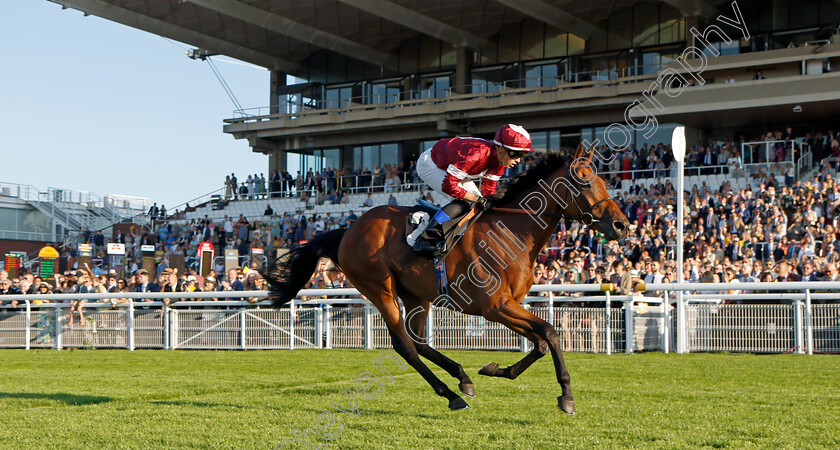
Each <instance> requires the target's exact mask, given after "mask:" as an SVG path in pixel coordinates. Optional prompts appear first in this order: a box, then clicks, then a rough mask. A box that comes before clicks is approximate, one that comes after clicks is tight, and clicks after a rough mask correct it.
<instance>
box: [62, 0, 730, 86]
mask: <svg viewBox="0 0 840 450" xmlns="http://www.w3.org/2000/svg"><path fill="white" fill-rule="evenodd" d="M50 1H52V2H54V3H58V4H60V5H62V6H64V7H67V8H73V9H77V10H80V11H83V12H84V13H85V14H92V15H95V16H99V17H102V18H105V19H108V20H112V21H114V22H119V23H122V24H124V25H127V26H130V27H133V28H137V29H141V30H144V31H148V32H151V33H155V34H158V35H161V36H165V37H168V38H171V39H175V40H178V41H181V42H185V43H188V44H191V45H194V46H196V47H199V48H201V49H204V50H207V51H209V52H213V53H219V54H224V55H228V56H231V57H234V58H237V59H240V60H243V61H248V62H251V63H254V64H257V65H260V66H263V67H266V68H269V69H276V70H280V71H284V72H294V71H295V70H296V69H297V68H298V67H299V66H300V64H301V63H303V62H304V61H306V60H307V59H308V58H310V57H311V56H312V55H313V54H314V53H316V52H319V51H322V50H325V51H327V52H329V53H331V54H342V55H346V56H349V57H352V58H355V59H358V60H360V61H364V62H367V63H370V64H373V65H375V66H388V64H390V63H392V62H393V61H392V59H393V57H392V55H393V52H394V50H395V49H396V48H398V47H399V46H400V45H401V44H402V43H403V42H405V41H406V40H408V39H411V38H414V37H417V36H419V35H428V36H432V37H435V38H438V39H440V40H441V41H443V42H448V43H451V44H453V45H456V46H466V47H468V48H473V49H480V48H481V47H482V46H483V45H485V44H486V43H487V39H488V38H490V37H491V36H493V35H495V34H497V33H499V32H500V30H501V29H502V28H504V27H506V26H507V25H510V24H513V23H516V22H520V21H522V20H523V19H525V18H528V17H530V18H536V19H538V20H540V21H542V22H544V23H546V24H548V25H551V26H553V27H554V28H557V29H559V30H563V31H568V32H570V33H573V34H575V35H578V36H580V37H583V38H586V37H588V36H589V35H591V34H593V33H594V32H595V31H596V30H598V28H599V26H600V25H599V24H601V23H602V22H603V21H605V20H606V19H608V18H609V17H610V15H611V14H613V13H614V12H616V11H619V10H622V9H625V8H627V7H630V6H633V5H634V4H636V3H637V2H638V0H588V1H569V0H529V1H528V2H522V1H515V0H447V1H440V0H438V1H421V0H389V1H377V0H314V1H307V2H300V1H293V0H183V1H173V0H50ZM665 3H667V4H669V5H671V6H672V7H674V8H676V9H678V10H680V11H681V12H682V13H683V14H684V15H686V16H700V17H710V16H713V15H714V14H715V11H716V7H717V6H719V5H722V4H724V3H726V0H667V1H665Z"/></svg>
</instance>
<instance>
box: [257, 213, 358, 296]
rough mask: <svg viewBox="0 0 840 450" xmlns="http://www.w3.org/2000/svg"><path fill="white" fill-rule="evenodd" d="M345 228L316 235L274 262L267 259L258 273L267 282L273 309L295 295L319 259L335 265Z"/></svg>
mask: <svg viewBox="0 0 840 450" xmlns="http://www.w3.org/2000/svg"><path fill="white" fill-rule="evenodd" d="M345 231H347V230H345V229H340V230H332V231H328V232H326V233H323V234H321V235H319V236H316V237H315V238H313V239H312V240H311V241H309V242H308V243H306V244H304V245H302V246H300V247H298V248H296V249H294V250H292V251H290V252H288V253H286V254H285V255H283V256H281V257H280V258H278V259H274V260H269V264H268V265H267V266H266V267H268V269H263V270H261V271H260V274H261V275H262V276H263V278H265V281H266V282H267V283H268V286H269V292H268V298H269V300H271V302H272V304H273V305H274V307H275V308H279V307H281V306H283V305H285V304H286V303H288V302H289V301H291V300H292V299H293V298H295V296H296V295H297V293H298V291H300V290H301V289H302V288H303V286H305V285H306V282H307V281H309V278H310V277H311V276H312V273H313V272H314V271H315V268H316V266H317V265H318V260H319V259H321V257H327V258H330V259H331V260H332V261H333V262H334V263H335V264H336V265H339V262H338V244H340V243H341V238H342V237H344V232H345Z"/></svg>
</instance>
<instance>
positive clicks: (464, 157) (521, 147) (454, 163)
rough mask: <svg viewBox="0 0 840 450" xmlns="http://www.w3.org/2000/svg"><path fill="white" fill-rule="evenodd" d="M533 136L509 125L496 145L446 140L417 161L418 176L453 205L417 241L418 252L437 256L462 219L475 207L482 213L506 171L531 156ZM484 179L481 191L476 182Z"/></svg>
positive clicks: (485, 141)
mask: <svg viewBox="0 0 840 450" xmlns="http://www.w3.org/2000/svg"><path fill="white" fill-rule="evenodd" d="M532 151H533V150H532V149H531V135H530V134H528V132H527V131H525V129H524V128H522V127H521V126H519V125H513V124H509V125H505V126H503V127H502V128H501V129H499V131H497V132H496V137H495V139H493V140H492V141H488V140H485V139H478V138H462V137H455V138H446V139H441V140H439V141H438V142H437V143H436V144H435V145H434V146H433V147H432V148H430V149H428V150H426V151H425V152H423V154H421V155H420V158H418V160H417V174H418V175H420V178H422V179H423V181H424V182H426V184H428V185H429V186H430V187H431V188H432V189H434V190H435V191H436V192H438V193H439V194H441V196H442V198H444V199H447V200H451V201H450V203H449V204H448V205H446V206H444V207H443V208H441V209H440V211H438V212H437V214H435V216H434V217H433V218H432V220H431V222H430V223H429V226H428V227H427V228H426V230H425V231H424V232H423V234H422V235H420V237H419V238H417V241H415V243H414V247H413V248H414V250H415V251H418V252H424V253H425V252H434V251H436V250H437V243H438V242H439V240H440V239H441V238H443V236H445V233H446V232H448V231H449V229H451V228H452V227H454V226H455V225H457V224H458V220H459V219H460V216H462V215H464V214H466V213H467V212H469V210H470V206H471V203H475V204H476V206H477V207H479V208H481V210H482V211H486V210H487V209H488V208H489V207H490V205H489V203H488V202H487V198H486V197H488V196H490V195H493V194H495V193H496V184H497V183H498V181H499V178H500V177H501V175H502V174H503V173H504V171H505V169H506V168H508V169H509V168H511V167H513V166H515V165H516V164H517V163H519V161H520V160H521V159H522V157H523V156H525V155H527V154H528V153H531V152H532ZM477 178H481V179H482V180H481V190H480V191H479V189H478V188H477V187H476V185H475V183H474V182H473V180H475V179H477Z"/></svg>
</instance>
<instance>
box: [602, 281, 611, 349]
mask: <svg viewBox="0 0 840 450" xmlns="http://www.w3.org/2000/svg"><path fill="white" fill-rule="evenodd" d="M605 294H606V295H607V297H606V300H605V301H604V333H605V335H604V346H605V347H606V349H607V355H612V311H611V310H610V301H611V300H610V291H606V292H605Z"/></svg>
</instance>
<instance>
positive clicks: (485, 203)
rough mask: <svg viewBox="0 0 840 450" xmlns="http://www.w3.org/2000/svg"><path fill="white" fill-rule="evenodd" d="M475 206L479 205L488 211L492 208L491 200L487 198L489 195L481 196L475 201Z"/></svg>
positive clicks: (479, 207) (484, 210)
mask: <svg viewBox="0 0 840 450" xmlns="http://www.w3.org/2000/svg"><path fill="white" fill-rule="evenodd" d="M475 206H477V207H478V209H480V210H481V211H482V212H487V211H489V210H490V201H488V200H487V197H479V198H478V200H476V201H475Z"/></svg>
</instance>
